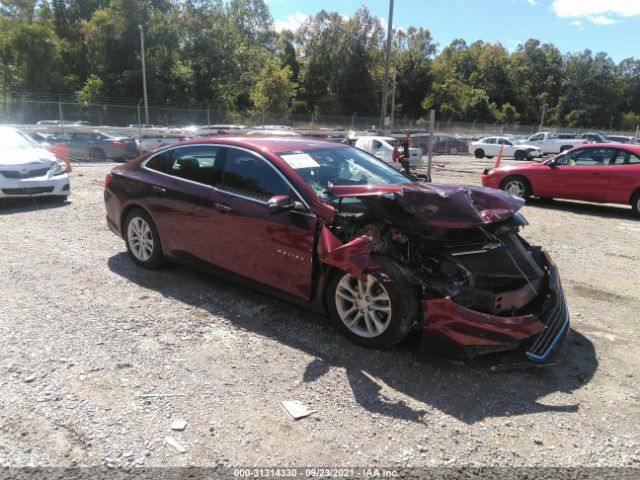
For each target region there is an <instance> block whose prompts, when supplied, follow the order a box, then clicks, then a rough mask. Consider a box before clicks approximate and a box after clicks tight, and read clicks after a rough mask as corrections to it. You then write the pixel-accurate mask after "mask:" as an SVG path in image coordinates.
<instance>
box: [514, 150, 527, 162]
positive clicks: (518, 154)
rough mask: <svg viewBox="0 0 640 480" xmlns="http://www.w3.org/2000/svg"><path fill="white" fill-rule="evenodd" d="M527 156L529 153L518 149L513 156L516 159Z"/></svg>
mask: <svg viewBox="0 0 640 480" xmlns="http://www.w3.org/2000/svg"><path fill="white" fill-rule="evenodd" d="M526 156H527V154H526V153H525V151H524V150H516V153H514V154H513V158H515V159H516V160H524V159H525V158H526Z"/></svg>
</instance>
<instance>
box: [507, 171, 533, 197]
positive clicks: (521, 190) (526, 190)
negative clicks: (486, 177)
mask: <svg viewBox="0 0 640 480" xmlns="http://www.w3.org/2000/svg"><path fill="white" fill-rule="evenodd" d="M500 190H504V191H505V192H507V193H510V194H511V195H514V196H516V197H520V198H525V199H526V198H529V196H530V195H531V185H529V181H528V180H527V179H526V178H524V177H520V176H512V177H507V178H505V179H504V180H503V181H502V183H501V184H500Z"/></svg>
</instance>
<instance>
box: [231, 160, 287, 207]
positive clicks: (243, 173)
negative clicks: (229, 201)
mask: <svg viewBox="0 0 640 480" xmlns="http://www.w3.org/2000/svg"><path fill="white" fill-rule="evenodd" d="M222 186H223V187H224V189H225V190H228V191H229V192H233V193H238V194H241V195H244V196H247V197H250V198H255V199H256V200H261V201H267V200H269V199H270V198H271V197H273V196H275V195H289V190H290V188H289V186H288V185H287V182H285V181H284V179H283V178H282V177H281V176H280V175H279V174H278V172H277V171H276V170H275V168H274V167H272V166H271V165H270V164H268V163H267V162H266V160H264V159H262V158H259V157H257V156H256V155H254V154H252V153H249V152H246V151H244V150H238V149H235V148H229V149H228V150H227V159H226V161H225V167H224V172H223V173H222Z"/></svg>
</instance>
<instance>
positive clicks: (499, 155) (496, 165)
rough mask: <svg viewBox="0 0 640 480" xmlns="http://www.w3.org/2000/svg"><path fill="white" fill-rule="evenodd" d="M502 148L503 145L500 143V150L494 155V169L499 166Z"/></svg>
mask: <svg viewBox="0 0 640 480" xmlns="http://www.w3.org/2000/svg"><path fill="white" fill-rule="evenodd" d="M503 148H504V145H502V146H501V147H500V151H499V152H498V156H497V157H496V164H495V165H494V166H493V169H494V170H497V169H498V167H500V161H501V160H502V149H503Z"/></svg>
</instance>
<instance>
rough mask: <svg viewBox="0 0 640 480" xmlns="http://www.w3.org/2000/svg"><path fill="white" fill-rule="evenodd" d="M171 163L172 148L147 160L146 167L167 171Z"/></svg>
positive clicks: (157, 170)
mask: <svg viewBox="0 0 640 480" xmlns="http://www.w3.org/2000/svg"><path fill="white" fill-rule="evenodd" d="M170 164H171V150H169V151H166V152H162V153H159V154H158V155H156V156H154V157H152V158H151V159H150V160H148V161H147V163H146V164H145V167H147V168H149V169H151V170H155V171H156V172H162V173H167V170H169V165H170Z"/></svg>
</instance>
